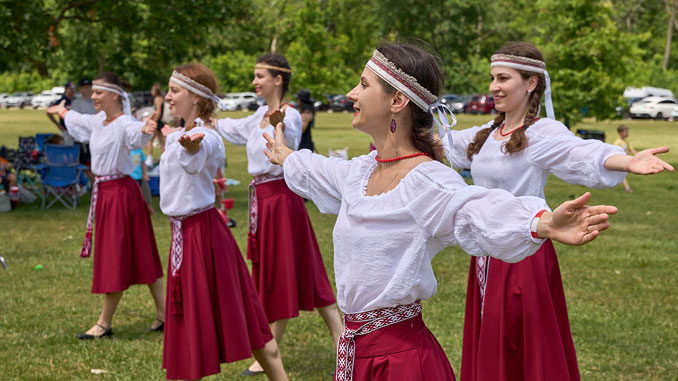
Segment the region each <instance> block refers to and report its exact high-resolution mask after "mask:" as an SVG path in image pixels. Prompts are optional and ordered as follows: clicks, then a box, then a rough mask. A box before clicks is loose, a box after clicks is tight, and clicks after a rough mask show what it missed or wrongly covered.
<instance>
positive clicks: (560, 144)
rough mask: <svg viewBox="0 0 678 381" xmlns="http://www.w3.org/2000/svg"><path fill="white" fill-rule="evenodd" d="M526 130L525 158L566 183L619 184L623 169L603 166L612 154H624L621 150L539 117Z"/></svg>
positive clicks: (591, 186)
mask: <svg viewBox="0 0 678 381" xmlns="http://www.w3.org/2000/svg"><path fill="white" fill-rule="evenodd" d="M537 123H538V124H535V125H534V126H532V127H530V128H528V129H527V138H528V141H529V146H528V148H527V150H526V151H527V160H529V161H530V162H531V163H533V164H534V165H536V166H538V167H541V168H542V169H545V170H548V171H549V172H551V173H553V174H554V175H555V176H557V177H558V178H560V179H561V180H563V181H565V182H567V183H570V184H580V185H585V186H587V187H589V188H610V187H613V186H615V185H617V184H619V183H621V182H622V181H623V180H624V178H625V176H626V172H621V171H609V170H607V169H605V161H606V160H607V159H609V158H610V156H613V155H624V149H623V148H621V147H618V146H615V145H612V144H606V143H603V142H601V141H600V140H595V139H588V140H584V139H581V138H579V137H577V136H575V135H574V134H573V133H572V132H571V131H570V130H569V129H568V128H567V127H565V125H563V124H562V123H560V122H557V121H555V120H551V119H542V120H540V121H539V122H537Z"/></svg>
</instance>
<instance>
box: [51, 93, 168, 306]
mask: <svg viewBox="0 0 678 381" xmlns="http://www.w3.org/2000/svg"><path fill="white" fill-rule="evenodd" d="M92 88H93V89H100V90H106V91H112V92H114V93H116V94H118V95H120V96H121V98H122V100H123V110H124V111H125V112H124V113H123V114H121V115H119V116H117V117H116V118H114V120H112V121H111V122H110V123H108V124H107V125H104V122H105V121H106V113H105V112H103V111H102V112H99V113H98V114H94V115H86V114H80V113H78V112H77V111H73V110H71V111H68V113H66V115H65V118H64V121H65V124H66V128H67V129H68V132H69V134H70V135H71V136H73V137H74V138H75V139H76V140H77V141H84V142H89V145H90V151H91V155H92V159H91V163H92V167H91V169H92V172H93V173H94V174H95V181H94V184H93V186H92V201H91V205H90V211H89V216H88V221H87V232H86V234H85V241H84V243H83V247H82V251H81V253H80V255H81V256H82V257H88V256H90V254H91V253H92V239H93V238H94V237H93V235H92V232H93V229H92V223H93V222H94V223H95V227H96V233H97V234H96V239H95V240H94V253H95V254H96V255H95V256H94V271H93V276H92V293H95V294H106V293H113V292H118V291H123V290H126V289H127V288H129V286H130V285H133V284H151V283H154V282H155V281H156V280H157V279H158V278H161V277H162V275H163V274H162V265H161V263H160V257H159V256H158V249H157V246H156V243H155V236H154V234H153V225H152V224H151V218H150V215H149V214H148V209H147V208H146V203H145V201H144V198H143V195H142V193H141V190H140V189H139V186H138V185H137V183H136V181H134V180H133V179H132V178H131V177H130V176H129V174H130V173H132V171H133V170H134V164H133V163H132V160H131V159H130V151H131V150H133V149H135V148H138V147H142V146H143V145H145V144H146V143H148V141H149V140H150V139H151V137H152V135H146V134H144V133H142V127H143V125H144V124H143V123H142V122H139V121H137V120H136V119H134V118H133V117H132V116H131V115H130V114H129V99H128V98H127V96H126V94H127V93H126V92H124V90H123V89H122V88H120V87H119V86H117V85H114V84H110V83H106V82H104V81H102V80H96V81H94V85H93V87H92Z"/></svg>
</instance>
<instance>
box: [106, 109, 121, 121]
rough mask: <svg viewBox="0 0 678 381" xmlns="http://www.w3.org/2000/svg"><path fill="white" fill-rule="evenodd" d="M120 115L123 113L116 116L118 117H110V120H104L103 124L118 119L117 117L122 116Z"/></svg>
mask: <svg viewBox="0 0 678 381" xmlns="http://www.w3.org/2000/svg"><path fill="white" fill-rule="evenodd" d="M122 114H123V113H122V112H121V113H120V114H118V115H116V116H114V117H112V118H111V119H106V120H105V122H106V123H111V122H112V121H114V120H116V119H118V117H120V115H122Z"/></svg>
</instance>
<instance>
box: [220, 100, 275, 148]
mask: <svg viewBox="0 0 678 381" xmlns="http://www.w3.org/2000/svg"><path fill="white" fill-rule="evenodd" d="M264 112H265V111H264V110H263V109H262V108H261V107H260V108H259V109H258V110H257V111H256V112H255V113H254V114H252V115H250V116H248V117H245V118H239V119H233V118H223V119H219V120H217V128H216V130H217V132H218V133H219V135H221V137H223V138H224V139H226V141H227V142H229V143H231V144H235V145H237V146H244V145H247V139H249V137H250V131H251V128H252V126H256V125H258V123H259V121H260V120H261V116H260V114H261V113H264Z"/></svg>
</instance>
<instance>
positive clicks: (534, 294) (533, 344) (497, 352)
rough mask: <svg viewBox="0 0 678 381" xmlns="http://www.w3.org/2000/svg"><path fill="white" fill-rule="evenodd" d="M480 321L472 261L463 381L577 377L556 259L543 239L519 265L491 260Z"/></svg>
mask: <svg viewBox="0 0 678 381" xmlns="http://www.w3.org/2000/svg"><path fill="white" fill-rule="evenodd" d="M489 263H490V266H489V269H488V277H487V288H486V291H485V304H484V309H483V311H482V319H481V311H480V309H481V302H480V291H479V287H478V282H477V278H476V267H475V266H476V258H472V259H471V266H470V269H469V278H468V288H467V293H466V316H465V319H464V339H463V349H462V359H461V372H460V379H461V380H462V381H518V380H530V381H539V380H543V381H552V380H555V381H560V380H562V381H565V380H567V381H569V380H579V379H580V377H579V368H578V366H577V356H576V352H575V349H574V343H573V341H572V333H571V332H570V323H569V319H568V316H567V306H566V303H565V293H564V291H563V282H562V279H561V276H560V268H559V266H558V258H557V256H556V252H555V249H554V248H553V243H552V242H551V241H550V240H548V241H546V242H544V244H543V245H542V246H541V247H540V248H539V250H537V252H536V253H535V254H534V255H532V256H529V257H527V258H526V259H524V260H523V261H521V262H518V263H505V262H502V261H500V260H497V259H494V258H493V259H491V260H490V262H489Z"/></svg>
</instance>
